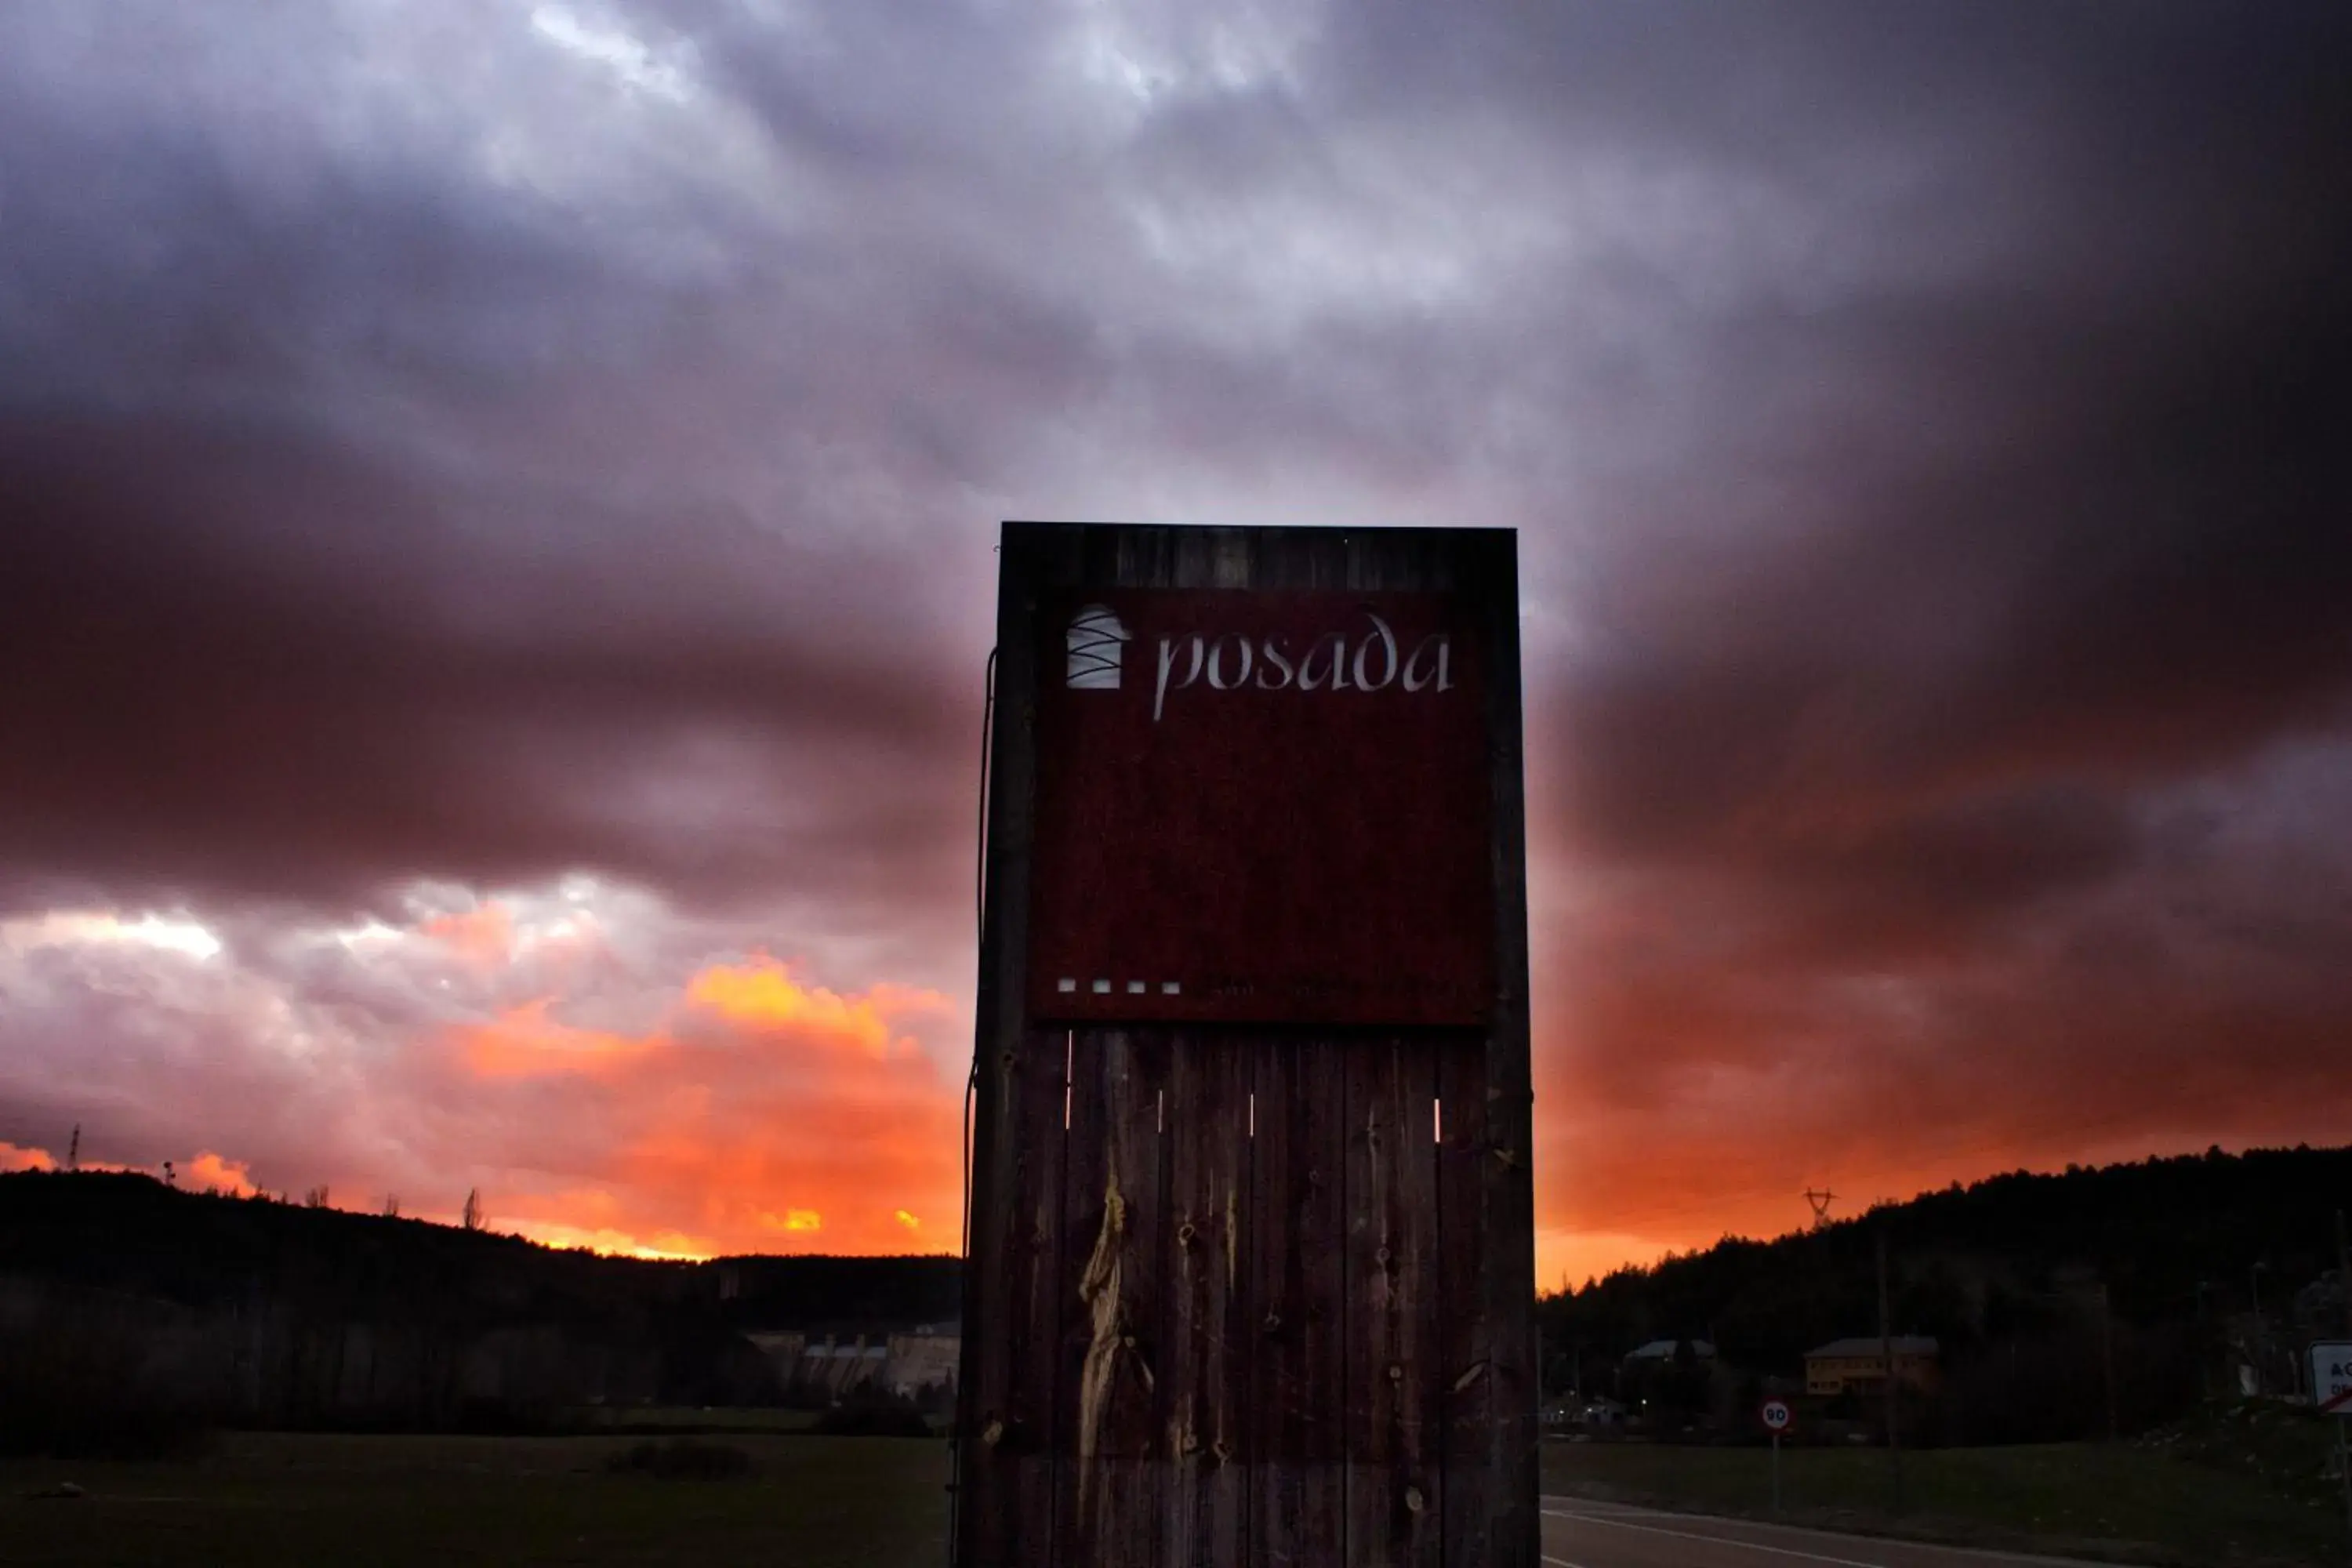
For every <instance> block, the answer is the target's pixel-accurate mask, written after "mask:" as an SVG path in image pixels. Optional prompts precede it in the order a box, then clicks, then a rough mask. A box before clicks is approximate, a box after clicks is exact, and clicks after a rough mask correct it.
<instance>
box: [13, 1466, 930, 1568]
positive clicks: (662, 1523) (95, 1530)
mask: <svg viewBox="0 0 2352 1568" xmlns="http://www.w3.org/2000/svg"><path fill="white" fill-rule="evenodd" d="M717 1440H719V1441H723V1442H725V1443H726V1444H728V1445H729V1446H730V1447H739V1448H741V1449H743V1450H744V1451H745V1452H747V1453H749V1454H750V1455H751V1457H752V1461H753V1465H754V1471H753V1473H752V1474H751V1476H750V1477H749V1478H748V1479H739V1480H719V1481H688V1480H657V1479H650V1478H646V1477H639V1476H616V1475H610V1474H607V1473H605V1471H604V1463H605V1461H606V1459H607V1458H610V1456H612V1455H613V1454H614V1453H616V1452H618V1451H620V1450H623V1449H625V1448H627V1447H630V1446H631V1443H632V1441H633V1440H632V1439H627V1438H618V1437H602V1436H589V1437H357V1436H307V1435H302V1436H298V1435H289V1434H231V1435H228V1436H224V1437H222V1438H220V1439H219V1440H218V1442H217V1443H216V1444H215V1445H214V1447H213V1449H212V1451H211V1452H210V1453H209V1454H207V1455H206V1456H205V1458H200V1459H194V1460H185V1461H168V1462H163V1463H153V1464H88V1463H77V1464H59V1463H54V1462H47V1461H44V1462H38V1463H32V1462H10V1463H5V1464H0V1562H5V1563H7V1564H9V1565H10V1568H32V1565H36V1564H37V1565H41V1568H98V1565H100V1564H107V1565H120V1568H133V1565H136V1568H200V1565H201V1568H248V1565H259V1564H271V1565H277V1564H286V1565H292V1564H303V1565H306V1568H308V1565H318V1564H330V1563H331V1564H337V1565H348V1568H377V1565H382V1568H394V1565H395V1564H397V1565H399V1568H414V1565H415V1564H418V1563H430V1564H433V1565H435V1568H491V1565H493V1564H496V1565H500V1568H503V1565H507V1564H541V1563H563V1564H574V1565H578V1568H604V1565H607V1564H623V1563H627V1564H680V1565H683V1564H688V1563H691V1564H695V1565H696V1568H709V1564H711V1563H791V1564H793V1565H794V1568H851V1565H853V1564H855V1565H857V1568H869V1565H870V1568H938V1565H939V1564H940V1563H944V1562H945V1561H946V1532H947V1494H946V1491H945V1490H944V1487H945V1484H946V1481H947V1471H948V1447H947V1445H946V1444H945V1443H944V1442H925V1441H921V1440H919V1439H904V1438H887V1437H814V1436H761V1435H751V1436H728V1437H725V1438H723V1439H717ZM65 1481H70V1482H73V1483H74V1484H76V1485H78V1486H79V1487H81V1488H82V1489H85V1491H86V1492H87V1494H88V1495H87V1496H84V1497H80V1498H75V1499H39V1500H36V1499H34V1498H32V1497H31V1496H30V1495H29V1494H31V1493H33V1492H36V1491H39V1490H43V1489H53V1488H55V1487H56V1486H57V1485H58V1483H60V1482H65Z"/></svg>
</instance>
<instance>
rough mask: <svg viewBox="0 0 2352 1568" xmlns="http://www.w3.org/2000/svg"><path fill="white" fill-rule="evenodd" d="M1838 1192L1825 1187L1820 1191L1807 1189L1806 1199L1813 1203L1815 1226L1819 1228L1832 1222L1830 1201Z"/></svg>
mask: <svg viewBox="0 0 2352 1568" xmlns="http://www.w3.org/2000/svg"><path fill="white" fill-rule="evenodd" d="M1836 1196H1837V1194H1835V1193H1833V1192H1831V1191H1830V1190H1829V1189H1828V1188H1826V1187H1824V1188H1822V1190H1821V1191H1820V1192H1818V1193H1817V1192H1815V1191H1813V1189H1812V1188H1811V1187H1807V1188H1806V1189H1805V1201H1806V1202H1807V1203H1809V1204H1811V1205H1813V1228H1814V1229H1815V1230H1819V1229H1821V1228H1822V1226H1825V1225H1827V1224H1829V1222H1830V1203H1831V1201H1832V1199H1834V1198H1835V1197H1836Z"/></svg>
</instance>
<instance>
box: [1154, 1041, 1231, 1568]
mask: <svg viewBox="0 0 2352 1568" xmlns="http://www.w3.org/2000/svg"><path fill="white" fill-rule="evenodd" d="M1253 1048H1254V1043H1253V1042H1252V1041H1251V1040H1250V1039H1248V1038H1246V1037H1236V1036H1235V1035H1234V1033H1233V1032H1232V1031H1230V1030H1202V1029H1193V1030H1185V1031H1180V1032H1179V1033H1178V1034H1177V1035H1176V1037H1175V1039H1174V1042H1173V1059H1172V1061H1171V1065H1170V1070H1169V1079H1168V1113H1167V1117H1166V1120H1165V1124H1164V1127H1163V1136H1164V1137H1165V1139H1166V1141H1167V1143H1168V1209H1167V1222H1166V1229H1165V1230H1164V1232H1163V1235H1164V1236H1165V1238H1166V1261H1165V1264H1164V1266H1163V1278H1165V1279H1166V1280H1167V1282H1168V1308H1167V1324H1168V1328H1167V1332H1166V1335H1165V1337H1164V1355H1163V1360H1164V1363H1165V1364H1164V1366H1163V1367H1162V1370H1161V1373H1160V1377H1161V1382H1162V1384H1163V1387H1164V1391H1165V1394H1166V1404H1167V1412H1168V1415H1167V1419H1168V1436H1167V1448H1168V1455H1169V1460H1168V1462H1169V1465H1170V1471H1169V1479H1168V1515H1167V1528H1168V1534H1167V1547H1166V1551H1165V1553H1164V1556H1163V1559H1162V1561H1164V1562H1165V1563H1167V1564H1168V1565H1169V1568H1230V1565H1231V1564H1233V1563H1236V1562H1238V1561H1239V1560H1240V1556H1241V1546H1242V1540H1243V1534H1244V1522H1245V1517H1244V1516H1245V1512H1246V1510H1247V1507H1248V1500H1249V1489H1248V1473H1249V1472H1248V1463H1249V1439H1248V1434H1247V1433H1246V1432H1245V1431H1244V1427H1243V1425H1242V1415H1243V1411H1242V1400H1243V1397H1244V1394H1245V1393H1246V1391H1247V1387H1248V1383H1247V1379H1248V1373H1249V1364H1250V1363H1249V1355H1250V1346H1251V1336H1250V1332H1249V1324H1248V1320H1247V1317H1246V1312H1247V1304H1246V1300H1245V1297H1246V1295H1247V1284H1248V1275H1247V1272H1246V1270H1245V1269H1244V1268H1243V1266H1242V1251H1241V1248H1242V1240H1243V1236H1244V1227H1245V1226H1246V1221H1247V1215H1248V1214H1249V1211H1250V1205H1251V1203H1252V1201H1253V1196H1254V1194H1253V1193H1252V1190H1251V1170H1250V1135H1249V1110H1250V1108H1249V1096H1250V1091H1251V1087H1252V1078H1251V1069H1252V1065H1253V1064H1252V1062H1251V1059H1250V1058H1251V1053H1252V1050H1253Z"/></svg>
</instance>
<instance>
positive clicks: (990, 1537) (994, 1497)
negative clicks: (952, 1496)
mask: <svg viewBox="0 0 2352 1568" xmlns="http://www.w3.org/2000/svg"><path fill="white" fill-rule="evenodd" d="M1066 1038H1067V1036H1066V1032H1065V1031H1063V1030H1060V1029H1051V1030H1032V1031H1030V1032H1029V1033H1027V1034H1026V1035H1025V1036H1024V1037H1023V1038H1022V1039H1021V1041H1020V1043H1019V1044H1018V1045H1017V1046H1016V1047H1013V1049H1012V1050H1010V1051H1008V1052H1005V1053H1003V1054H1002V1056H1001V1057H1000V1059H999V1061H998V1062H997V1063H996V1064H995V1066H996V1067H997V1068H998V1069H999V1070H1000V1071H1002V1072H1003V1074H1004V1075H1005V1077H1006V1079H1007V1083H1008V1101H1009V1105H1010V1108H1011V1111H1012V1115H1011V1117H1010V1119H1009V1125H1010V1131H1011V1136H1012V1144H1013V1149H1012V1159H1011V1162H1010V1170H1009V1177H1010V1179H1009V1181H1007V1182H1006V1183H1005V1184H1004V1186H1003V1190H1001V1191H997V1192H992V1194H991V1204H990V1207H989V1209H988V1211H987V1226H986V1228H987V1230H988V1233H989V1234H990V1236H991V1237H992V1248H993V1249H992V1252H991V1253H990V1254H989V1256H991V1257H992V1258H995V1259H996V1260H997V1261H996V1264H995V1266H994V1267H992V1268H990V1269H989V1270H988V1272H987V1274H986V1275H985V1276H984V1277H982V1279H978V1280H975V1281H974V1283H973V1288H974V1289H975V1290H977V1291H978V1292H979V1293H980V1294H981V1296H982V1302H983V1308H982V1310H983V1312H984V1315H985V1321H987V1322H988V1323H989V1324H990V1325H991V1326H992V1330H993V1332H992V1343H991V1346H990V1353H989V1354H988V1355H987V1356H986V1357H985V1358H984V1359H983V1360H982V1363H980V1373H981V1375H980V1381H979V1384H978V1385H977V1386H976V1387H975V1388H974V1389H973V1390H972V1395H973V1405H972V1408H973V1411H974V1413H975V1426H974V1435H975V1436H976V1438H977V1444H978V1448H977V1451H976V1452H975V1453H974V1454H973V1455H972V1456H971V1464H970V1467H969V1468H968V1469H967V1471H966V1474H967V1476H968V1478H969V1479H968V1480H967V1482H966V1483H965V1485H966V1495H965V1497H964V1499H963V1501H964V1505H965V1507H966V1508H968V1509H970V1510H971V1520H970V1522H969V1531H968V1533H967V1535H966V1540H967V1541H968V1542H969V1543H970V1549H971V1552H972V1553H973V1555H972V1556H971V1558H970V1559H969V1560H970V1561H972V1562H976V1563H1041V1564H1042V1563H1046V1562H1047V1561H1048V1560H1049V1555H1050V1552H1049V1543H1050V1542H1051V1539H1052V1530H1053V1525H1052V1521H1053V1517H1054V1468H1055V1466H1054V1455H1053V1443H1052V1436H1053V1418H1054V1390H1055V1363H1056V1360H1057V1357H1058V1354H1059V1351H1060V1338H1061V1321H1060V1313H1061V1293H1060V1286H1061V1277H1060V1276H1061V1245H1060V1243H1061V1235H1062V1163H1063V1128H1062V1116H1063V1063H1064V1058H1065V1051H1066V1044H1065V1042H1066ZM978 1220H979V1216H978V1215H975V1232H976V1233H977V1232H978V1230H979V1229H980V1228H981V1227H980V1226H979V1225H978V1223H977V1222H978Z"/></svg>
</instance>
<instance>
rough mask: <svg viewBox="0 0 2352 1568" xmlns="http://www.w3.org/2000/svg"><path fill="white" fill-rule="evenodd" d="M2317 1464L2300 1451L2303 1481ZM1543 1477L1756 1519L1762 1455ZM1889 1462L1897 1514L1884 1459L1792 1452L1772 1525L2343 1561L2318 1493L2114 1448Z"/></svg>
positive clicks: (2329, 1498)
mask: <svg viewBox="0 0 2352 1568" xmlns="http://www.w3.org/2000/svg"><path fill="white" fill-rule="evenodd" d="M2320 1462H2321V1459H2320V1456H2319V1454H2318V1451H2317V1449H2316V1448H2315V1449H2314V1454H2313V1467H2314V1468H2313V1470H2312V1477H2313V1479H2317V1478H2318V1476H2319V1471H2318V1469H2317V1468H2316V1467H2317V1466H2318V1465H2319V1463H2320ZM1543 1463H1544V1470H1543V1473H1544V1489H1545V1490H1546V1491H1547V1492H1561V1493H1570V1494H1574V1495H1580V1496H1586V1497H1593V1498H1608V1499H1614V1500H1621V1501H1627V1502H1642V1503H1648V1504H1652V1505H1654V1506H1659V1507H1666V1508H1680V1509H1689V1510H1697V1511H1701V1512H1709V1513H1732V1514H1746V1515H1749V1516H1752V1517H1756V1518H1767V1517H1769V1516H1770V1506H1771V1470H1770V1464H1771V1457H1770V1453H1769V1450H1768V1449H1765V1448H1760V1447H1757V1448H1696V1447H1689V1448H1685V1447H1667V1446H1664V1445H1652V1444H1637V1443H1573V1444H1571V1443H1550V1444H1547V1445H1546V1446H1545V1448H1544V1456H1543ZM1902 1463H1903V1487H1904V1498H1903V1503H1904V1506H1903V1510H1902V1511H1901V1513H1900V1514H1897V1513H1896V1512H1895V1510H1894V1508H1893V1501H1894V1496H1893V1486H1892V1479H1891V1476H1890V1473H1889V1470H1888V1467H1887V1460H1886V1456H1885V1453H1884V1452H1883V1451H1881V1450H1878V1449H1874V1448H1871V1449H1853V1448H1799V1447H1791V1448H1790V1449H1788V1450H1786V1451H1784V1452H1783V1453H1782V1455H1781V1466H1782V1469H1781V1496H1782V1501H1783V1503H1784V1505H1785V1506H1786V1509H1787V1513H1786V1515H1785V1517H1787V1518H1788V1519H1790V1521H1792V1522H1799V1523H1815V1524H1822V1525H1826V1526H1829V1527H1831V1528H1836V1529H1853V1530H1863V1531H1872V1532H1885V1533H1892V1534H1903V1535H1916V1536H1920V1537H1923V1538H1926V1539H1930V1540H1943V1541H1952V1542H1969V1543H1975V1544H1980V1545H2004V1546H2011V1547H2016V1548H2020V1549H2031V1550H2035V1551H2042V1552H2053V1553H2059V1554H2066V1555H2074V1554H2080V1555H2084V1556H2098V1557H2104V1558H2107V1559H2109V1560H2112V1561H2117V1562H2126V1563H2168V1564H2169V1563H2180V1564H2200V1565H2202V1564H2231V1565H2237V1564H2257V1563H2259V1564H2270V1563H2341V1562H2344V1561H2345V1560H2346V1552H2347V1547H2346V1530H2345V1522H2344V1513H2343V1501H2342V1497H2341V1494H2340V1493H2338V1492H2336V1490H2335V1489H2334V1487H2333V1484H2332V1482H2326V1481H2320V1482H2319V1484H2316V1485H2310V1486H2295V1487H2293V1488H2287V1487H2282V1486H2279V1485H2277V1484H2275V1483H2274V1482H2273V1481H2272V1480H2268V1479H2264V1478H2263V1477H2262V1476H2260V1475H2258V1474H2253V1473H2249V1472H2247V1471H2244V1470H2233V1469H2231V1468H2225V1467H2223V1466H2220V1465H2216V1464H2210V1463H2203V1462H2199V1461H2196V1460H2192V1459H2188V1458H2181V1457H2179V1456H2178V1455H2176V1454H2173V1453H2169V1452H2165V1451H2162V1450H2160V1449H2156V1448H2150V1447H2137V1446H2133V1445H2129V1444H2053V1445H2042V1446H2032V1447H2007V1448H1945V1449H1933V1450H1927V1451H1925V1452H1919V1453H1909V1454H1905V1455H1904V1456H1903V1457H1902Z"/></svg>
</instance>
